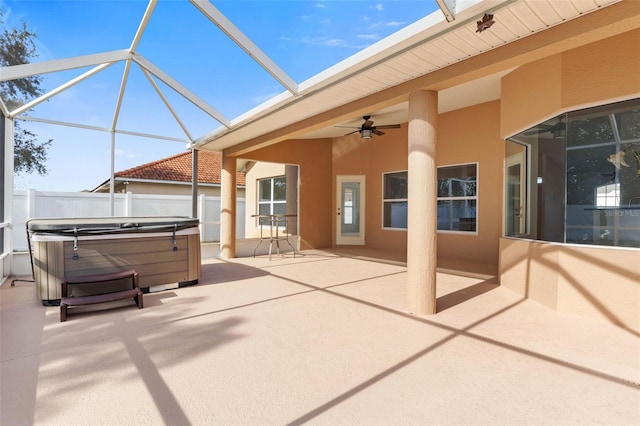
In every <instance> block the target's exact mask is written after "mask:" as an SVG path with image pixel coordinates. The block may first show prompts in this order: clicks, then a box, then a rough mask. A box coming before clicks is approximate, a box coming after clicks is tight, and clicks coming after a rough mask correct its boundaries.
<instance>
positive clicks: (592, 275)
mask: <svg viewBox="0 0 640 426" xmlns="http://www.w3.org/2000/svg"><path fill="white" fill-rule="evenodd" d="M638 46H640V30H634V31H630V32H628V33H624V34H622V35H618V36H615V37H611V38H608V39H605V40H602V41H598V42H595V43H592V44H589V45H586V46H583V47H580V48H576V49H573V50H569V51H567V52H564V53H561V54H558V55H555V56H552V57H549V58H545V59H542V60H539V61H536V62H533V63H530V64H526V65H523V66H521V67H520V68H519V69H517V70H515V71H513V72H512V73H510V74H508V75H506V76H505V77H503V79H502V108H501V135H502V136H504V137H507V136H510V135H513V134H515V133H518V132H520V131H522V130H524V129H526V128H528V127H529V126H531V125H534V124H537V123H540V122H542V121H544V120H545V119H547V118H550V117H553V116H555V115H558V114H560V113H562V112H567V111H572V110H577V109H581V108H585V107H590V106H595V105H601V104H606V103H611V102H616V101H619V100H624V99H630V98H634V97H638V96H640V72H639V70H640V55H638V52H639V50H638V49H639V47H638ZM558 82H559V83H560V86H558ZM500 284H501V285H503V286H505V287H508V288H511V289H512V290H514V291H516V292H518V293H519V294H522V295H523V296H526V297H529V298H531V299H534V300H537V301H538V302H540V303H543V304H545V305H546V306H549V307H550V308H553V309H557V310H559V311H563V312H569V313H574V314H577V315H581V316H585V317H591V318H599V319H606V320H607V321H611V322H614V323H616V324H620V325H622V326H623V327H626V328H630V329H633V330H636V331H638V330H640V250H638V249H625V248H600V247H593V246H584V247H582V246H570V245H564V244H553V243H545V242H541V241H530V240H516V239H505V238H503V239H501V242H500Z"/></svg>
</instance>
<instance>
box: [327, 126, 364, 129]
mask: <svg viewBox="0 0 640 426" xmlns="http://www.w3.org/2000/svg"><path fill="white" fill-rule="evenodd" d="M333 127H343V128H345V129H359V128H360V127H359V126H333Z"/></svg>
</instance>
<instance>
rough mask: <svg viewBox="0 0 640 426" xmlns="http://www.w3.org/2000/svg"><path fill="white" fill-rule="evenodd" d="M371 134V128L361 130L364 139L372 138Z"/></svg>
mask: <svg viewBox="0 0 640 426" xmlns="http://www.w3.org/2000/svg"><path fill="white" fill-rule="evenodd" d="M371 134H372V131H371V129H362V131H361V132H360V135H361V137H362V139H371Z"/></svg>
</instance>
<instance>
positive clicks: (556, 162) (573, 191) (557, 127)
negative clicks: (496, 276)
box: [505, 99, 640, 247]
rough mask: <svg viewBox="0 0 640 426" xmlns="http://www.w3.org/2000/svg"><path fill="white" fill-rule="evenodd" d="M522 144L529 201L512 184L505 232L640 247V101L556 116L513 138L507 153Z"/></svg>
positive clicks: (533, 236)
mask: <svg viewBox="0 0 640 426" xmlns="http://www.w3.org/2000/svg"><path fill="white" fill-rule="evenodd" d="M518 147H519V149H520V150H523V151H524V152H526V157H527V161H525V162H522V163H521V167H522V168H523V178H522V179H519V180H518V181H516V180H515V179H511V180H513V182H516V183H517V182H520V185H522V189H524V191H523V192H522V194H524V197H522V198H526V201H520V200H517V201H516V200H515V197H514V194H516V193H517V191H513V190H509V183H507V191H506V195H505V197H506V206H507V211H506V212H505V219H506V226H505V235H507V236H522V237H525V238H532V239H538V240H543V241H557V242H566V243H574V244H593V245H609V246H622V247H640V99H632V100H629V101H625V102H618V103H615V104H609V105H602V106H599V107H594V108H588V109H584V110H579V111H573V112H569V113H566V114H562V115H559V116H557V117H554V118H552V119H550V120H547V121H546V122H544V123H541V124H539V125H537V126H535V127H533V128H531V129H528V130H525V131H524V132H522V133H519V134H517V135H515V136H513V137H512V138H509V140H508V141H507V149H506V151H507V156H509V155H513V153H514V152H516V151H517V149H518ZM507 167H509V158H507ZM514 174H515V173H514ZM509 180H510V178H509V174H508V176H507V181H509ZM511 186H513V185H511ZM523 206H524V208H522V207H523ZM518 220H521V221H524V222H526V223H528V227H527V228H526V230H525V231H524V232H519V231H518V228H517V227H514V226H510V225H509V224H510V223H511V222H513V223H516V222H517V221H518ZM522 229H524V228H521V229H520V231H522Z"/></svg>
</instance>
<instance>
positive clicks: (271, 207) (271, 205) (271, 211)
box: [256, 175, 287, 224]
mask: <svg viewBox="0 0 640 426" xmlns="http://www.w3.org/2000/svg"><path fill="white" fill-rule="evenodd" d="M276 179H284V182H285V185H286V182H287V180H286V176H285V175H278V176H270V177H265V178H260V179H257V180H256V186H257V188H256V214H257V215H260V214H262V213H260V206H263V205H269V213H268V214H274V205H275V204H284V206H285V210H286V205H287V199H286V196H285V199H284V200H274V199H273V197H274V194H275V191H274V182H275V180H276ZM264 181H270V182H271V183H270V200H269V201H261V200H260V187H261V185H262V182H264ZM285 188H286V187H285ZM285 194H286V189H285ZM256 219H257V220H256V223H258V224H259V223H260V218H259V217H258V218H256Z"/></svg>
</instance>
